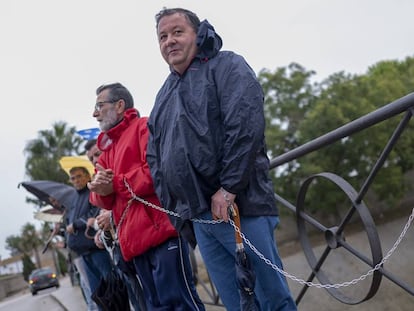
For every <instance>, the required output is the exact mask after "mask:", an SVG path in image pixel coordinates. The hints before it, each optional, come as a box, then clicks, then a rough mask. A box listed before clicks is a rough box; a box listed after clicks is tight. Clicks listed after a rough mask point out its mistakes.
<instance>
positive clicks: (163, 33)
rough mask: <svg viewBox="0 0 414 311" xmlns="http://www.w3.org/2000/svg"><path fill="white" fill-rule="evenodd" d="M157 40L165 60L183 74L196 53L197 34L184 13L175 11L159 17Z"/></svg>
mask: <svg viewBox="0 0 414 311" xmlns="http://www.w3.org/2000/svg"><path fill="white" fill-rule="evenodd" d="M157 34H158V42H159V45H160V51H161V55H162V57H163V58H164V59H165V61H166V62H167V63H168V64H169V65H170V66H172V67H173V69H174V70H175V71H177V72H178V73H180V74H183V73H184V72H185V70H186V69H187V68H188V66H189V65H190V63H191V61H192V60H193V59H194V57H195V56H196V55H197V45H196V38H197V34H196V33H195V31H194V29H193V28H192V27H191V25H190V24H189V22H188V21H187V19H186V18H185V16H184V15H182V14H180V13H175V14H172V15H167V16H164V17H162V18H161V20H160V21H159V23H158V29H157Z"/></svg>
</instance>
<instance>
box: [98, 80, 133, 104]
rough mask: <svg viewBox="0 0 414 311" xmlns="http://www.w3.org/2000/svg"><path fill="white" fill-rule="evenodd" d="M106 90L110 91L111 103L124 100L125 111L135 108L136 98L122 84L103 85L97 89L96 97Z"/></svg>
mask: <svg viewBox="0 0 414 311" xmlns="http://www.w3.org/2000/svg"><path fill="white" fill-rule="evenodd" d="M104 90H109V98H108V100H109V101H113V102H116V101H118V100H120V99H123V100H124V102H125V109H128V108H134V98H133V97H132V95H131V93H130V92H129V91H128V89H127V88H126V87H125V86H123V85H122V84H121V83H119V82H116V83H111V84H103V85H101V86H100V87H98V88H97V89H96V95H99V94H100V93H102V91H104Z"/></svg>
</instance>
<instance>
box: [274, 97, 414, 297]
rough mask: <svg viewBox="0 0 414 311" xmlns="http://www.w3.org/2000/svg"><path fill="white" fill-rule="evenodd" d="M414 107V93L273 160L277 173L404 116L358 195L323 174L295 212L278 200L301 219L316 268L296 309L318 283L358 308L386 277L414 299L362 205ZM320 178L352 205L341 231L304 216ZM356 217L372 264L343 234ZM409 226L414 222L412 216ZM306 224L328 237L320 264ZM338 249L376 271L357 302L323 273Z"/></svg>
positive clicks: (301, 197)
mask: <svg viewBox="0 0 414 311" xmlns="http://www.w3.org/2000/svg"><path fill="white" fill-rule="evenodd" d="M413 107H414V93H412V94H409V95H407V96H405V97H403V98H400V99H398V100H396V101H394V102H392V103H390V104H388V105H386V106H383V107H382V108H379V109H377V110H375V111H373V112H371V113H369V114H367V115H365V116H362V117H360V118H358V119H356V120H354V121H352V122H350V123H348V124H346V125H344V126H341V127H339V128H337V129H335V130H333V131H331V132H329V133H327V134H324V135H322V136H320V137H318V138H316V139H314V140H312V141H309V142H307V143H305V144H304V145H302V146H299V147H297V148H296V149H294V150H291V151H289V152H286V153H284V154H282V155H280V156H278V157H275V158H273V159H272V160H271V169H274V168H277V167H279V166H281V165H283V164H286V163H288V162H290V161H293V160H295V159H298V158H300V157H302V156H305V155H307V154H309V153H311V152H313V151H317V150H319V149H321V148H324V147H326V146H328V145H331V144H333V143H335V142H337V141H339V140H341V139H342V138H345V137H348V136H351V135H353V134H355V133H358V132H360V131H363V130H365V129H368V128H369V127H372V126H374V125H376V124H378V123H380V122H383V121H385V120H387V119H390V118H392V117H396V116H398V115H402V117H401V120H400V122H399V124H398V125H397V127H396V128H395V129H394V132H393V134H392V136H391V137H390V139H389V140H388V142H387V144H386V145H385V146H384V149H383V150H382V153H381V154H380V156H379V157H378V159H377V161H376V163H375V165H374V166H373V167H372V169H371V171H370V173H369V174H368V177H367V178H366V179H365V181H364V183H363V185H362V187H361V188H360V189H359V191H357V190H355V189H354V188H353V187H352V186H351V185H350V184H349V183H348V182H347V181H346V180H344V179H343V178H341V177H340V176H337V175H335V174H332V173H326V172H324V173H320V174H315V175H313V176H310V177H308V178H307V179H306V180H305V181H304V182H303V184H302V186H301V188H300V189H299V192H298V197H297V202H296V206H294V205H293V204H291V203H290V202H288V201H287V200H285V199H284V198H282V197H280V196H279V195H277V194H276V198H277V200H278V202H279V203H280V204H281V205H283V206H285V207H287V208H288V209H290V210H291V211H292V212H294V213H295V215H296V221H297V228H298V234H299V240H300V242H301V245H302V248H303V250H304V254H305V256H306V259H307V261H308V263H309V265H310V268H311V273H310V275H309V277H308V279H307V280H306V281H305V282H302V283H303V284H304V286H303V288H302V290H301V291H300V293H299V294H298V296H297V297H296V303H297V304H299V302H300V301H301V299H302V298H303V296H304V295H305V293H306V291H307V289H308V288H309V284H312V280H313V279H314V278H315V277H316V278H317V279H318V280H319V282H320V283H319V284H322V286H319V287H323V288H325V289H326V290H327V291H328V292H329V293H330V294H331V295H332V296H333V297H334V298H336V299H337V300H339V301H341V302H343V303H346V304H358V303H361V302H363V301H366V300H368V299H370V298H372V297H373V296H374V295H375V294H376V293H377V291H378V289H379V286H380V283H381V280H382V277H386V278H387V279H389V280H390V281H392V282H394V283H395V284H396V285H398V286H400V287H401V288H403V289H404V290H405V291H407V292H408V293H409V294H411V295H414V288H413V287H412V286H410V285H409V284H407V283H406V282H404V281H403V280H401V279H399V278H398V277H397V276H395V275H394V274H393V273H391V272H390V271H388V270H387V269H385V268H384V267H383V263H384V260H383V259H384V256H383V254H382V247H381V241H380V238H379V235H378V232H377V228H376V226H375V223H374V222H373V219H372V217H371V213H370V211H369V210H368V208H367V207H366V206H365V204H364V202H363V199H364V197H365V195H366V194H367V192H368V189H369V187H370V186H371V184H372V182H373V180H374V178H375V177H376V176H377V174H378V172H379V170H380V169H381V168H382V166H383V164H384V163H385V161H386V159H387V157H388V155H389V154H390V152H391V151H392V149H393V147H394V146H395V144H396V143H397V141H398V139H399V138H400V136H401V134H402V133H403V131H404V130H405V129H406V128H407V125H408V123H409V121H410V119H411V117H412V115H413V112H414V110H413ZM319 178H324V179H328V180H330V181H331V182H333V183H334V184H335V185H336V186H337V187H338V188H339V189H341V191H343V192H344V193H345V194H346V195H347V197H348V199H349V201H350V202H351V204H350V205H351V207H350V208H349V210H348V211H347V213H346V214H345V216H344V217H343V219H342V220H341V221H340V222H339V224H338V225H337V226H331V227H326V226H324V225H323V224H322V223H320V222H319V221H318V220H316V219H315V218H313V217H312V216H311V215H310V214H308V213H306V212H305V210H304V201H305V196H306V192H307V190H308V188H309V186H310V184H311V183H312V181H313V180H315V179H319ZM356 213H357V214H359V217H360V220H361V222H362V224H363V229H364V230H365V232H366V235H367V238H368V242H369V247H370V253H371V255H370V257H371V258H368V257H367V256H366V255H364V254H363V253H361V252H360V251H358V250H357V249H356V248H354V247H353V246H352V245H350V243H348V242H347V241H346V240H345V237H344V234H343V233H344V230H345V227H346V226H347V225H349V224H350V220H351V217H352V216H354V215H355V214H356ZM410 220H412V216H411V219H410ZM306 224H309V225H311V226H313V227H314V228H315V229H316V230H319V231H320V232H322V233H323V234H324V236H325V242H326V246H325V247H324V250H323V251H322V253H321V255H320V256H319V258H317V256H316V255H315V253H314V250H313V248H312V245H311V242H310V239H309V236H308V232H307V230H306V229H305V225H306ZM405 231H406V230H405ZM404 234H405V232H404ZM339 247H341V248H343V249H345V250H346V251H348V252H349V253H351V254H352V255H353V256H355V257H356V258H358V259H359V260H361V261H362V262H364V263H365V264H367V265H368V266H370V267H371V268H372V269H371V270H370V273H368V274H372V280H371V285H370V287H369V289H368V290H367V292H366V294H365V295H364V296H363V297H362V298H357V299H354V298H352V297H349V296H348V295H346V294H344V293H343V292H342V291H341V290H340V287H341V286H342V285H343V284H337V285H332V283H331V282H330V279H329V277H328V276H327V275H326V274H325V273H324V272H323V271H322V269H321V267H322V265H323V264H324V263H325V261H326V259H327V258H328V256H329V254H330V253H331V251H332V250H334V249H337V248H339ZM368 274H367V275H368ZM367 275H365V276H363V277H362V278H360V279H364V278H365V277H366V276H367ZM357 281H359V279H358V280H354V282H350V284H347V285H351V284H353V283H356V282H357ZM323 284H326V286H323Z"/></svg>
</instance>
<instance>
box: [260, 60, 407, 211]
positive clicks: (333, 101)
mask: <svg viewBox="0 0 414 311" xmlns="http://www.w3.org/2000/svg"><path fill="white" fill-rule="evenodd" d="M313 74H314V72H313V71H307V70H305V69H304V68H303V67H302V66H300V65H298V64H291V65H289V66H288V67H287V68H279V69H277V70H276V71H275V72H270V71H268V70H262V71H261V72H260V73H259V80H260V81H261V83H262V86H263V89H264V91H265V113H266V115H265V116H266V122H267V131H266V141H267V144H268V149H269V154H270V156H271V157H274V156H276V155H280V154H283V153H284V152H286V151H288V150H291V149H293V148H295V147H298V146H300V145H303V144H305V143H306V142H309V141H311V140H312V139H315V138H317V137H319V136H321V135H323V134H326V133H328V132H330V131H332V130H335V129H337V128H339V127H340V126H342V125H345V124H347V123H349V122H351V121H353V120H355V119H357V118H359V117H361V116H363V115H365V114H368V113H370V112H372V111H374V110H376V109H378V108H380V107H382V106H383V105H385V104H388V103H390V102H392V101H393V100H396V99H398V98H401V97H403V96H405V95H406V94H408V93H410V92H412V91H413V89H414V58H410V57H408V58H406V59H405V60H404V61H401V62H399V61H384V62H379V63H378V64H376V65H374V66H372V67H371V68H369V70H368V71H367V73H366V74H364V75H350V74H345V73H344V72H339V73H335V74H332V75H331V76H329V77H328V78H327V79H325V80H324V81H322V82H321V83H311V80H310V79H311V77H312V75H313ZM400 119H401V116H398V117H396V118H392V119H389V120H387V121H384V122H382V123H380V124H378V125H376V126H373V127H371V128H369V129H367V130H365V131H361V132H359V133H357V134H354V135H352V136H350V137H346V138H344V139H342V140H341V141H339V142H337V143H334V144H332V145H330V146H328V147H325V148H322V149H320V150H318V151H316V152H312V153H310V154H309V155H306V156H304V157H302V158H299V159H296V160H294V161H291V162H290V163H288V164H286V165H283V167H278V168H276V169H275V170H274V172H273V178H274V181H275V191H276V192H277V193H278V194H280V195H281V196H283V197H284V198H286V199H287V200H288V201H291V202H294V201H295V200H296V194H297V191H298V189H299V187H300V185H301V183H302V181H303V180H304V178H306V177H308V176H310V175H312V174H315V173H320V172H323V171H329V172H333V173H335V174H338V175H339V176H341V177H343V178H345V179H346V180H347V181H348V182H350V183H351V184H352V185H353V186H354V187H355V188H356V189H360V187H361V186H362V185H363V183H364V182H365V180H366V178H367V176H368V174H369V172H370V170H371V169H372V167H373V165H374V164H375V163H376V161H377V159H378V156H379V155H380V153H381V152H382V150H383V148H384V147H385V145H386V144H387V142H388V140H389V139H390V137H391V135H392V132H393V130H394V129H395V127H396V126H397V124H398V123H399V122H400ZM409 126H410V128H409V129H408V130H406V131H405V132H404V133H403V135H402V137H401V138H400V140H399V141H398V143H397V145H396V146H395V148H394V149H393V151H392V152H391V154H390V155H389V157H388V158H387V161H386V163H385V164H384V167H383V168H382V169H381V170H380V173H379V174H378V175H377V176H376V178H375V180H374V184H373V185H372V187H371V189H372V190H373V191H374V192H375V194H376V195H377V197H378V198H379V199H381V200H385V201H387V202H389V203H392V202H394V201H395V200H396V199H398V198H400V197H401V195H402V194H403V193H404V192H405V191H406V190H407V189H406V188H405V186H406V185H404V184H403V183H402V182H401V181H402V180H403V175H404V174H405V173H406V172H407V171H409V170H411V169H413V166H414V157H413V156H412V154H413V149H414V134H413V133H414V132H413V131H412V127H413V125H412V124H410V125H409ZM312 187H313V186H312ZM312 187H311V188H312ZM317 189H318V190H316V191H310V192H309V193H308V195H309V204H310V206H309V209H310V210H311V211H313V212H317V211H321V210H324V209H325V210H327V211H330V212H335V213H336V212H337V209H338V205H337V204H334V203H335V202H339V196H340V195H342V194H340V193H339V192H340V191H339V190H338V189H335V188H332V185H329V183H326V184H322V185H321V183H320V182H319V185H318V188H317ZM312 202H325V204H324V205H323V206H322V205H317V204H316V203H312ZM345 205H346V204H345Z"/></svg>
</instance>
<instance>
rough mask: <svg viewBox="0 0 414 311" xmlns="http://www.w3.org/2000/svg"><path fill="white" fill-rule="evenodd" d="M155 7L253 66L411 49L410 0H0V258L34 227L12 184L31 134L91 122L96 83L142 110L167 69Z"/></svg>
mask: <svg viewBox="0 0 414 311" xmlns="http://www.w3.org/2000/svg"><path fill="white" fill-rule="evenodd" d="M164 6H166V7H178V6H179V7H185V8H188V9H191V10H193V11H194V12H196V13H197V14H198V16H199V17H200V19H208V20H209V22H210V23H211V24H213V25H214V26H215V28H216V31H217V32H218V33H219V34H220V35H221V36H222V38H223V42H224V46H223V49H225V50H234V51H235V52H237V53H239V54H241V55H243V56H244V57H245V58H246V59H247V61H248V62H249V63H250V65H251V66H252V67H253V69H254V70H255V71H256V72H259V71H260V70H261V69H263V68H267V69H271V70H274V69H276V68H278V67H284V66H287V65H288V64H289V63H291V62H297V63H299V64H301V65H302V66H304V67H305V68H306V69H308V70H311V69H312V70H315V71H316V72H317V76H316V78H317V79H318V80H322V79H323V78H326V77H328V76H329V75H330V74H332V73H335V72H338V71H345V72H348V73H364V72H365V71H366V70H367V69H368V68H369V66H371V65H373V64H375V63H376V62H378V61H381V60H391V59H393V60H394V59H398V60H402V59H404V58H405V57H407V56H413V53H414V52H413V51H414V40H413V37H414V27H413V26H412V12H413V11H414V2H413V1H411V0H393V1H391V0H388V1H386V0H347V1H340V0H312V1H309V0H291V1H281V0H273V1H270V0H256V1H241V0H237V1H236V0H224V1H223V0H220V1H216V0H210V1H201V0H188V1H167V0H164V1H160V0H151V1H137V0H116V1H115V0H71V1H67V0H36V1H34V0H1V1H0V40H1V47H0V51H1V52H0V90H1V95H0V99H1V102H2V111H3V112H4V114H3V115H2V118H3V120H2V122H1V123H0V143H1V145H2V146H3V147H2V151H1V153H0V157H1V162H0V163H1V165H0V197H1V203H0V215H1V216H0V217H1V226H0V255H1V256H2V258H5V257H7V256H8V255H9V253H8V251H6V250H5V249H4V245H5V239H6V237H7V236H9V235H14V234H19V233H20V230H21V227H22V226H23V225H24V224H25V223H27V222H32V223H36V222H35V220H34V218H33V212H34V207H33V206H30V205H28V204H26V202H25V197H26V196H27V195H28V192H27V191H26V190H25V189H24V188H20V189H18V188H17V185H18V183H19V182H21V181H25V180H27V177H26V176H25V170H24V164H25V156H24V154H23V149H24V147H25V145H26V144H27V142H28V141H29V140H31V139H34V138H36V137H37V134H38V131H39V130H44V129H50V128H51V127H52V124H53V123H55V122H57V121H65V122H67V123H68V124H69V125H70V126H75V127H76V128H77V129H84V128H91V127H96V126H97V124H96V122H95V120H94V119H93V118H92V109H93V106H94V102H95V93H94V92H95V89H96V87H98V86H99V85H101V84H102V83H107V82H113V81H120V82H122V83H123V84H124V85H125V86H127V87H128V88H129V89H130V90H131V92H132V93H133V95H134V97H135V101H136V106H137V108H138V109H139V110H140V111H141V114H143V115H148V114H149V113H150V111H151V107H152V105H153V101H154V97H155V95H156V92H157V90H158V88H159V87H160V86H161V83H162V82H163V80H164V79H165V77H166V75H167V74H168V68H167V66H166V64H165V63H164V61H163V60H162V58H161V56H160V53H159V50H158V45H157V40H156V36H155V20H154V15H155V14H156V13H157V12H158V11H159V10H160V9H162V7H164ZM37 224H38V223H37Z"/></svg>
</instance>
